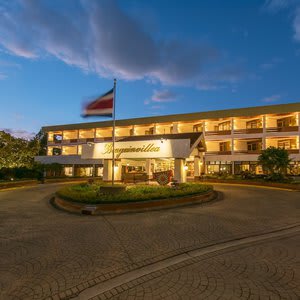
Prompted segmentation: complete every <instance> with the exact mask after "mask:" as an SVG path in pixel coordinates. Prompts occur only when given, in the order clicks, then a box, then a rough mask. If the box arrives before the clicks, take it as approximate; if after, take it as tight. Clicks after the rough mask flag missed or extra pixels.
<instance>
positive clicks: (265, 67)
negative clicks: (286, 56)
mask: <svg viewBox="0 0 300 300" xmlns="http://www.w3.org/2000/svg"><path fill="white" fill-rule="evenodd" d="M283 61H284V60H283V59H282V58H278V57H274V58H273V59H271V60H270V61H268V62H266V63H263V64H261V65H260V68H261V69H262V70H264V71H267V70H270V69H273V68H274V67H276V66H277V65H278V64H280V63H282V62H283Z"/></svg>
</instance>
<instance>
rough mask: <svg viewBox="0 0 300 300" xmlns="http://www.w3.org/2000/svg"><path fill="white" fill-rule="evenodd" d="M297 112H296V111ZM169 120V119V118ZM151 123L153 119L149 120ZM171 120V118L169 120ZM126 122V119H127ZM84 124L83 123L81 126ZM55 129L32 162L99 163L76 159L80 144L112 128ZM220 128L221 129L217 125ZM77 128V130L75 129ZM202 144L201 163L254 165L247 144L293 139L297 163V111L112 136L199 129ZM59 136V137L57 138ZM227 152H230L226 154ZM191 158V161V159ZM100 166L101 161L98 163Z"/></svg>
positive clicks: (120, 129)
mask: <svg viewBox="0 0 300 300" xmlns="http://www.w3.org/2000/svg"><path fill="white" fill-rule="evenodd" d="M299 110H300V109H299ZM288 116H292V117H294V118H295V120H296V121H295V122H296V123H295V124H293V126H290V127H284V128H278V127H277V120H278V119H281V118H284V117H288ZM170 119H172V118H170ZM257 119H258V120H260V122H261V123H260V124H261V125H260V126H261V128H250V129H249V128H247V122H249V121H251V120H257ZM153 120H154V119H153ZM173 120H174V118H173ZM128 121H130V120H128ZM224 122H230V128H229V129H228V128H226V130H223V131H222V130H219V129H220V127H219V125H220V124H221V123H224ZM82 125H84V124H82ZM57 127H58V126H55V130H53V131H48V156H43V157H37V158H36V160H37V161H40V162H43V163H52V162H57V163H61V164H64V165H84V164H99V163H100V162H99V160H88V161H87V160H83V159H81V157H80V154H81V148H82V145H83V144H86V143H88V142H100V141H103V140H107V139H109V138H111V136H112V127H107V126H105V127H101V128H100V127H96V126H95V128H89V129H80V128H79V129H68V130H64V126H62V128H61V130H59V128H57ZM221 127H222V126H221ZM77 128H78V127H77ZM202 128H204V131H203V135H204V137H205V141H206V153H205V154H204V161H206V162H211V163H213V162H226V164H229V162H231V163H232V164H234V162H255V161H257V158H258V155H259V151H257V152H258V153H249V152H248V149H247V141H251V140H255V139H256V140H260V141H261V144H262V149H265V148H267V147H269V146H274V147H277V146H278V140H281V139H295V140H296V145H297V146H296V149H293V151H290V153H291V154H290V156H291V158H292V159H293V160H294V161H296V162H297V161H299V162H300V150H299V148H300V146H299V142H300V112H299V111H297V112H289V113H286V114H283V113H281V111H278V113H277V115H275V114H268V113H266V109H262V113H261V114H257V113H256V114H255V115H253V116H248V117H243V116H236V115H234V114H233V117H228V118H219V119H217V118H215V119H200V118H199V119H197V117H196V115H195V118H194V120H193V121H188V122H186V121H185V122H183V121H180V120H179V119H178V120H176V121H172V122H170V121H168V122H157V123H151V124H150V123H149V124H148V125H139V124H134V120H133V123H132V124H131V125H127V126H117V127H116V137H117V138H118V137H125V136H130V135H145V134H149V133H150V134H151V132H153V134H154V135H155V134H169V133H186V132H194V131H196V130H199V129H200V130H202ZM57 137H59V138H57ZM228 141H229V142H230V145H231V148H230V151H224V152H223V153H222V152H221V151H220V143H221V142H228ZM53 148H59V149H61V155H52V151H53ZM228 152H230V153H228ZM193 155H194V154H192V157H191V159H193ZM101 163H102V162H101Z"/></svg>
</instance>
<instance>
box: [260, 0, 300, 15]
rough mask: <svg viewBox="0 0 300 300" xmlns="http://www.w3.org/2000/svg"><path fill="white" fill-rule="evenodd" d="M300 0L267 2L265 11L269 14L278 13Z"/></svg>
mask: <svg viewBox="0 0 300 300" xmlns="http://www.w3.org/2000/svg"><path fill="white" fill-rule="evenodd" d="M298 1H299V0H266V1H265V3H264V5H263V9H264V10H266V11H268V12H278V11H279V10H282V9H286V8H288V7H289V6H291V5H293V4H296V3H297V2H298Z"/></svg>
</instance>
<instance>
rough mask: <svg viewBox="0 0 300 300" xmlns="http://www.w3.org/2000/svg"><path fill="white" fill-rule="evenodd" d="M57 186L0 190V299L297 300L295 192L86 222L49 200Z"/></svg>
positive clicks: (235, 189)
mask: <svg viewBox="0 0 300 300" xmlns="http://www.w3.org/2000/svg"><path fill="white" fill-rule="evenodd" d="M60 188H61V185H57V184H45V185H40V186H37V187H30V188H23V189H15V190H11V191H1V192H0V213H1V221H0V222H1V227H0V234H1V263H0V278H1V285H0V289H1V293H0V294H1V296H0V299H22V300H23V299H53V300H54V299H55V300H56V299H72V298H75V299H145V298H147V299H191V298H193V299H203V298H221V299H237V298H249V299H251V298H270V299H280V298H286V299H298V298H299V295H300V288H299V282H300V270H299V261H300V257H299V251H298V249H299V243H300V231H299V230H300V228H299V217H300V213H299V209H300V206H299V192H297V191H288V190H279V189H276V190H273V189H270V188H268V189H263V188H262V187H260V188H256V187H251V186H248V187H246V186H229V185H224V184H223V185H219V184H214V189H215V190H216V191H218V192H221V193H222V194H223V195H224V200H223V201H212V202H210V203H207V204H206V205H192V206H183V207H176V208H171V209H168V210H155V211H146V212H144V213H130V214H112V215H96V216H94V217H92V218H90V217H81V216H79V215H76V214H68V213H65V212H63V211H60V210H57V209H55V208H53V207H52V206H51V205H49V202H48V201H49V198H50V197H51V196H53V195H54V193H55V192H56V191H57V190H58V189H60Z"/></svg>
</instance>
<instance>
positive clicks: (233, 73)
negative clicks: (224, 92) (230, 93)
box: [196, 64, 253, 91]
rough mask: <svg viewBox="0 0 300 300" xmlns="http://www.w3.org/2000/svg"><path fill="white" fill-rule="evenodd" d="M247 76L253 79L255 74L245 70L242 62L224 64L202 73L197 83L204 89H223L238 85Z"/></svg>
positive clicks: (200, 88) (197, 85) (198, 87)
mask: <svg viewBox="0 0 300 300" xmlns="http://www.w3.org/2000/svg"><path fill="white" fill-rule="evenodd" d="M247 77H248V78H249V79H253V75H252V74H248V73H247V72H245V70H244V68H243V67H242V66H241V65H240V64H237V65H224V66H221V67H219V68H217V69H212V70H208V71H207V72H206V73H205V74H201V76H199V78H198V81H197V83H196V88H197V89H199V90H202V91H212V90H218V89H223V88H226V87H227V86H228V85H236V84H237V83H238V82H239V81H241V80H242V79H244V78H247Z"/></svg>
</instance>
